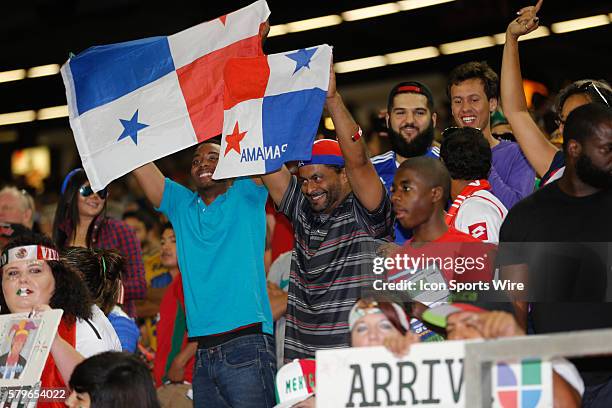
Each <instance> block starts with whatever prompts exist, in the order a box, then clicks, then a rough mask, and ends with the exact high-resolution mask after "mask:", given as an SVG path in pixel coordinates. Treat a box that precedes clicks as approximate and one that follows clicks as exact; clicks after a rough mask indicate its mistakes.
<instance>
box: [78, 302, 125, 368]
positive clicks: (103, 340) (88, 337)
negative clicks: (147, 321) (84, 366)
mask: <svg viewBox="0 0 612 408" xmlns="http://www.w3.org/2000/svg"><path fill="white" fill-rule="evenodd" d="M91 313H92V317H91V319H90V320H83V319H77V323H76V347H75V348H76V351H78V352H79V353H81V355H82V356H83V357H85V358H87V357H91V356H93V355H94V354H98V353H102V352H103V351H121V350H122V349H121V342H120V341H119V337H117V333H116V332H115V329H113V326H112V325H111V323H110V322H109V321H108V318H107V317H106V316H105V315H104V313H103V312H102V310H100V308H99V307H98V306H96V305H93V306H92V308H91Z"/></svg>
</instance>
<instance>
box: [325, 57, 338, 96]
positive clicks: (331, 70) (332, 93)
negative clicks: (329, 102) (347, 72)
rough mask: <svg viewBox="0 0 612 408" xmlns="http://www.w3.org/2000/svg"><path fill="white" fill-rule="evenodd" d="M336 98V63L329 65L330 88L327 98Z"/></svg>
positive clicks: (328, 88)
mask: <svg viewBox="0 0 612 408" xmlns="http://www.w3.org/2000/svg"><path fill="white" fill-rule="evenodd" d="M334 96H336V73H335V72H334V61H333V60H332V62H331V63H330V64H329V86H328V87H327V97H328V98H331V97H334Z"/></svg>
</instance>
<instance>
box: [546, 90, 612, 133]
mask: <svg viewBox="0 0 612 408" xmlns="http://www.w3.org/2000/svg"><path fill="white" fill-rule="evenodd" d="M589 88H590V89H589ZM578 89H579V90H580V91H581V92H584V93H586V94H589V95H591V96H592V95H597V97H599V98H600V99H601V101H602V102H603V103H604V104H606V106H608V107H609V106H610V102H609V101H608V100H607V99H606V97H605V96H604V94H603V93H602V92H601V91H600V90H599V88H598V87H597V85H595V84H594V83H593V82H591V81H588V82H585V83H584V84H582V85H580V87H578ZM566 100H567V99H566ZM565 121H566V119H563V118H562V117H561V116H559V117H558V118H557V119H555V123H556V124H557V127H559V126H561V125H565Z"/></svg>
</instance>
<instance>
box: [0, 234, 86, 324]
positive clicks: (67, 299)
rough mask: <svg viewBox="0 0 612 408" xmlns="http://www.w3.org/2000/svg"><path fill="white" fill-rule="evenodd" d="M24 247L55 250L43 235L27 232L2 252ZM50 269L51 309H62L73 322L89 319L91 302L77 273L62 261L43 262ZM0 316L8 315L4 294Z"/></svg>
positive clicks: (0, 302)
mask: <svg viewBox="0 0 612 408" xmlns="http://www.w3.org/2000/svg"><path fill="white" fill-rule="evenodd" d="M26 245H42V246H46V247H48V248H51V249H55V250H57V247H56V246H55V245H54V244H53V242H52V241H51V240H50V239H49V238H47V237H46V236H44V235H41V234H36V233H34V232H29V233H27V234H23V235H20V236H18V237H16V238H14V239H12V240H11V241H9V243H8V244H7V245H6V246H5V247H4V250H8V249H11V248H16V247H20V246H26ZM45 262H46V263H47V264H48V265H49V267H50V268H51V273H52V274H53V279H54V280H55V291H54V292H53V295H52V296H51V300H50V301H49V306H51V308H52V309H63V310H64V316H66V317H67V318H68V319H69V320H72V321H74V319H75V318H80V319H89V318H91V306H92V301H91V297H90V296H89V291H88V290H87V287H86V286H85V283H84V282H83V280H82V279H81V277H80V275H79V272H77V271H76V270H75V269H74V268H73V267H72V266H70V265H68V264H67V263H65V262H64V261H61V260H60V261H45ZM0 306H1V310H0V313H1V314H7V313H10V311H9V310H8V306H7V304H6V300H5V299H4V293H2V294H1V295H0Z"/></svg>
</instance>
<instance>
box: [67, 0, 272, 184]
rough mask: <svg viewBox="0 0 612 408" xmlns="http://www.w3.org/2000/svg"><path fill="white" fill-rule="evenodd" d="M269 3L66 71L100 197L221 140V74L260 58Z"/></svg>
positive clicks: (73, 63)
mask: <svg viewBox="0 0 612 408" xmlns="http://www.w3.org/2000/svg"><path fill="white" fill-rule="evenodd" d="M269 14H270V10H269V9H268V5H267V4H266V2H265V0H258V1H256V2H255V3H253V4H251V5H249V6H247V7H245V8H243V9H240V10H238V11H235V12H233V13H230V14H227V15H225V16H221V17H219V18H218V19H215V20H212V21H209V22H206V23H202V24H200V25H197V26H195V27H191V28H189V29H187V30H184V31H181V32H179V33H177V34H174V35H171V36H168V37H153V38H146V39H141V40H136V41H129V42H125V43H119V44H111V45H105V46H97V47H91V48H89V49H87V50H85V51H84V52H82V53H80V54H79V55H77V56H75V57H73V58H71V59H70V60H69V61H68V62H67V63H66V64H64V66H63V67H62V77H63V79H64V85H65V87H66V96H67V99H68V109H69V113H70V125H71V127H72V130H73V132H74V138H75V142H76V145H77V148H78V150H79V154H80V156H81V161H82V163H83V168H84V169H85V171H86V172H87V177H88V178H89V181H90V182H91V186H92V188H93V189H94V190H95V191H98V190H101V189H102V188H104V187H105V186H106V185H107V184H108V183H110V182H111V181H112V180H114V179H116V178H118V177H121V176H123V175H124V174H126V173H128V172H129V171H131V170H133V169H135V168H137V167H139V166H141V165H143V164H145V163H149V162H152V161H154V160H156V159H159V158H161V157H164V156H167V155H170V154H172V153H174V152H177V151H179V150H182V149H184V148H186V147H189V146H193V145H195V144H197V143H199V142H201V141H203V140H206V139H209V138H211V137H213V136H216V135H218V134H219V133H221V129H222V123H223V99H222V95H223V81H222V78H223V77H222V75H223V68H224V67H225V63H226V61H227V60H229V59H230V58H234V57H250V56H257V55H263V51H262V48H261V34H260V29H261V28H262V26H263V27H264V28H265V27H266V20H267V18H268V16H269Z"/></svg>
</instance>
